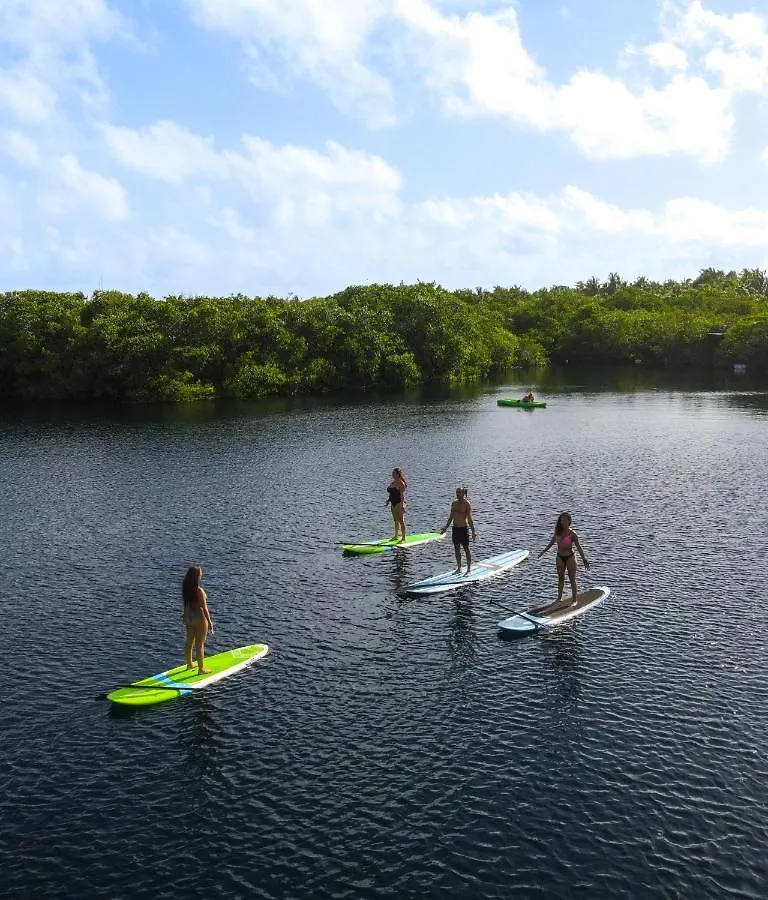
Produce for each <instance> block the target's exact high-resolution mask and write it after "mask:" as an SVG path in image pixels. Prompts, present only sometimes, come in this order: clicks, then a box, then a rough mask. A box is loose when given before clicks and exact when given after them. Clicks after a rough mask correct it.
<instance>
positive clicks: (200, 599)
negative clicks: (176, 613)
mask: <svg viewBox="0 0 768 900" xmlns="http://www.w3.org/2000/svg"><path fill="white" fill-rule="evenodd" d="M202 577H203V570H202V569H201V568H200V566H190V567H189V568H188V569H187V574H186V575H185V576H184V580H183V581H182V583H181V598H182V600H183V601H184V613H183V615H182V619H183V620H184V625H185V626H186V629H187V636H186V641H185V643H184V656H185V657H186V660H187V668H188V669H194V667H195V664H194V663H193V662H192V648H193V647H194V648H195V655H196V657H197V671H198V673H199V674H200V675H205V674H206V673H207V672H208V669H206V668H205V639H206V638H207V637H208V631H209V630H210V631H213V619H212V618H211V613H210V611H209V610H208V596H207V595H206V593H205V591H204V590H203V589H202V588H201V587H200V579H201V578H202Z"/></svg>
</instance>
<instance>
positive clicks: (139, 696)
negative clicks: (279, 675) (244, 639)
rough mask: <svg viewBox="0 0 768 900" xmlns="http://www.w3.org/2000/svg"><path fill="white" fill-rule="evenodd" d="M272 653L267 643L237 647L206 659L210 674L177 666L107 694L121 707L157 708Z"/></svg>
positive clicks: (108, 697)
mask: <svg viewBox="0 0 768 900" xmlns="http://www.w3.org/2000/svg"><path fill="white" fill-rule="evenodd" d="M268 651H269V647H267V645H266V644H251V645H250V646H248V647H237V648H236V649H234V650H225V651H224V652H223V653H216V654H214V655H213V656H206V657H205V668H206V669H210V673H209V674H206V675H199V674H198V672H197V666H195V668H194V669H187V667H186V665H182V666H176V668H175V669H168V671H167V672H161V673H160V674H159V675H151V676H150V677H149V678H144V679H142V680H141V681H135V682H134V683H133V684H132V685H130V686H129V687H120V688H117V690H114V691H111V692H110V693H109V694H107V700H111V701H112V702H113V703H117V704H119V705H120V706H154V704H156V703H165V702H166V700H175V699H176V698H177V697H186V696H188V695H189V694H192V693H194V692H195V691H199V690H201V689H202V688H204V687H208V685H209V684H214V683H215V682H216V681H221V679H222V678H226V677H227V676H229V675H234V674H235V672H239V671H240V670H241V669H244V668H245V667H246V666H250V665H251V663H254V662H256V660H257V659H261V657H262V656H265V655H266V654H267V652H268Z"/></svg>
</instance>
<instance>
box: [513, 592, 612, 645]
mask: <svg viewBox="0 0 768 900" xmlns="http://www.w3.org/2000/svg"><path fill="white" fill-rule="evenodd" d="M610 593H611V589H610V588H607V587H593V588H589V590H586V591H581V592H580V593H578V594H577V595H576V604H575V605H572V606H571V605H569V606H563V603H567V602H568V600H567V598H564V600H563V601H562V602H561V603H560V604H559V608H558V609H557V610H556V611H555V612H547V610H548V609H549V608H550V607H554V605H555V604H554V602H552V603H550V604H549V607H545V608H544V609H543V610H542V609H541V608H540V607H534V609H538V610H539V612H534V611H533V610H528V611H527V612H521V613H518V614H517V615H516V616H510V618H509V619H504V621H503V622H499V626H498V627H499V631H500V632H502V634H510V635H511V634H530V633H531V632H532V631H540V630H541V629H542V628H551V627H552V626H553V625H561V624H562V623H563V622H567V621H568V620H569V619H573V618H575V617H576V616H581V615H583V614H584V613H585V612H587V610H590V609H592V608H593V607H595V606H597V605H598V604H599V603H602V602H603V600H605V598H606V597H607V596H608V595H609V594H610Z"/></svg>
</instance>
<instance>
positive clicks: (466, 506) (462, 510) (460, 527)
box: [440, 487, 477, 575]
mask: <svg viewBox="0 0 768 900" xmlns="http://www.w3.org/2000/svg"><path fill="white" fill-rule="evenodd" d="M467 493H468V492H467V489H466V488H465V487H457V488H456V499H455V500H454V501H453V503H451V511H450V513H449V514H448V521H447V522H446V523H445V525H444V526H443V527H442V528H441V529H440V534H445V532H446V531H447V529H448V526H449V525H450V524H451V522H453V529H452V531H451V536H452V538H453V552H454V553H455V554H456V569H455V571H454V573H453V574H454V575H461V548H462V547H463V548H464V553H465V554H466V556H467V571H466V572H465V573H464V574H465V575H469V573H470V570H471V569H472V551H471V550H470V549H469V532H470V529H471V531H472V540H473V541H474V540H477V532H476V531H475V523H474V520H473V519H472V504H471V503H470V502H469V498H468V497H467Z"/></svg>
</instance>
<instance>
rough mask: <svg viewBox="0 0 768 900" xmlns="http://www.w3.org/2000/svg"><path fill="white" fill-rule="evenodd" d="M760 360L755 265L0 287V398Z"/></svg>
mask: <svg viewBox="0 0 768 900" xmlns="http://www.w3.org/2000/svg"><path fill="white" fill-rule="evenodd" d="M637 359H640V360H642V361H643V363H646V364H649V365H664V366H670V367H693V366H700V367H712V366H725V365H729V364H730V363H732V362H743V363H746V364H748V365H749V366H750V368H751V369H753V370H756V371H758V372H768V275H766V273H764V272H762V271H760V270H758V269H751V270H744V271H742V272H741V273H736V272H728V273H725V272H721V271H717V270H713V269H705V270H704V271H702V272H701V273H700V274H699V277H698V278H696V279H693V280H686V281H683V282H676V281H665V282H663V283H659V282H652V281H648V280H646V279H642V278H641V279H638V280H637V281H635V282H633V283H631V284H630V283H627V282H624V281H623V280H622V279H621V278H619V277H618V276H616V275H612V276H611V277H610V279H609V280H608V281H607V282H603V283H601V282H599V281H597V280H596V279H591V280H590V281H588V282H580V283H579V284H577V285H576V286H575V287H552V288H547V289H543V290H539V291H526V290H523V289H522V288H518V287H513V288H501V287H497V288H495V289H494V290H491V291H487V290H482V289H477V290H474V291H454V292H451V291H446V290H444V289H442V288H440V287H439V286H437V285H434V284H422V283H419V284H415V285H400V286H391V285H370V286H365V287H350V288H348V289H346V290H344V291H342V292H341V293H340V294H336V295H334V296H332V297H325V298H316V299H312V300H305V301H299V300H296V299H289V300H282V299H279V298H275V297H269V298H266V299H261V298H249V297H244V296H236V297H227V298H212V297H175V296H173V297H166V298H165V299H163V300H155V299H153V298H152V297H150V296H148V295H147V294H139V295H138V296H132V295H129V294H122V293H119V292H116V291H97V292H96V293H94V294H93V296H92V297H90V298H88V297H86V296H85V295H83V294H79V293H78V294H60V293H44V292H37V291H18V292H12V293H7V294H3V295H0V397H3V398H5V399H11V398H13V399H21V398H29V399H72V400H92V399H112V400H150V399H172V400H185V399H197V398H202V397H211V396H217V395H218V396H235V397H258V396H264V395H267V394H290V393H310V392H318V391H329V390H339V389H343V388H349V387H354V388H358V389H369V388H378V389H397V388H403V387H406V386H409V385H415V384H419V383H425V382H426V383H451V382H468V381H476V380H480V379H487V378H493V377H495V376H498V375H501V374H503V373H505V372H508V371H509V370H511V369H512V368H515V367H519V366H532V365H545V364H547V363H548V362H562V361H565V360H569V361H570V362H580V363H611V364H616V363H626V362H632V361H634V360H637Z"/></svg>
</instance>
